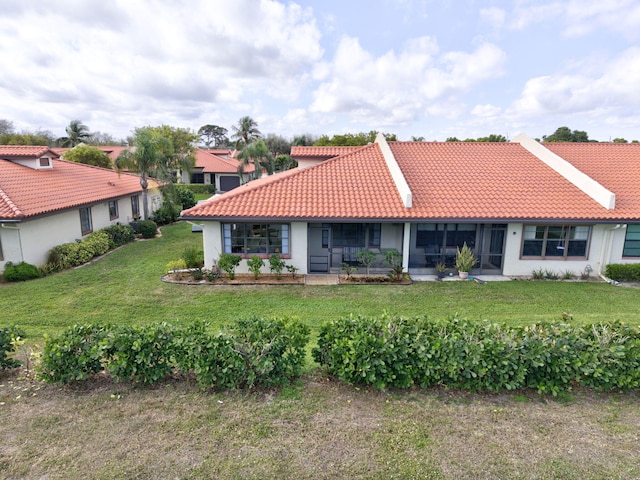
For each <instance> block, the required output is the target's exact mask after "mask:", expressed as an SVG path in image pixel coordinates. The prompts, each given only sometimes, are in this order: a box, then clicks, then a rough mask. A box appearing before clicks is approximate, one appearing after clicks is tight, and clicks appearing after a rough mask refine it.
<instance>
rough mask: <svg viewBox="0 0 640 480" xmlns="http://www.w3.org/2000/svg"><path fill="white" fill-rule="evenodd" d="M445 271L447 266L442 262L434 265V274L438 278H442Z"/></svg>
mask: <svg viewBox="0 0 640 480" xmlns="http://www.w3.org/2000/svg"><path fill="white" fill-rule="evenodd" d="M446 271H447V266H446V265H445V263H444V262H438V263H436V274H437V275H438V278H444V276H445V273H446Z"/></svg>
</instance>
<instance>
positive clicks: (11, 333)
mask: <svg viewBox="0 0 640 480" xmlns="http://www.w3.org/2000/svg"><path fill="white" fill-rule="evenodd" d="M24 336H25V334H24V332H23V331H22V330H21V329H19V328H18V327H15V326H13V327H0V370H5V369H8V368H16V367H19V366H20V365H21V363H20V362H19V361H18V360H16V359H14V358H11V357H9V355H8V354H10V353H13V352H14V351H15V345H14V344H13V343H12V341H13V339H14V338H18V337H22V338H24Z"/></svg>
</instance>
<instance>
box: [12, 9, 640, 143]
mask: <svg viewBox="0 0 640 480" xmlns="http://www.w3.org/2000/svg"><path fill="white" fill-rule="evenodd" d="M0 64H1V65H3V68H2V73H0V119H7V120H10V121H12V122H13V123H14V126H15V127H16V130H18V131H19V130H22V129H26V130H35V129H44V130H50V131H51V132H52V133H53V134H54V135H55V136H62V135H63V134H64V127H65V126H66V125H68V124H69V122H70V121H71V120H73V119H79V120H81V121H82V122H84V123H85V124H86V125H87V126H88V127H89V128H90V129H91V131H101V132H103V133H110V134H112V135H114V136H115V137H117V138H123V137H126V136H127V135H129V134H130V133H131V131H132V130H133V129H134V128H135V127H140V126H145V125H160V124H168V125H172V126H175V127H185V128H191V129H193V130H197V129H198V128H199V127H200V126H202V125H205V124H214V125H220V126H223V127H225V128H229V129H230V127H231V125H233V124H235V123H236V122H237V120H238V119H239V118H240V117H242V116H244V115H249V116H251V117H253V118H254V119H255V120H256V121H257V122H258V123H259V127H260V130H261V131H262V132H263V133H277V134H280V135H283V136H286V137H289V138H292V137H293V136H294V135H296V134H302V133H312V134H316V135H320V134H325V133H326V134H329V135H333V134H337V133H345V132H354V133H355V132H360V131H370V130H379V131H383V132H387V133H395V134H397V135H398V137H399V139H402V140H409V139H411V137H412V136H416V137H418V136H422V137H424V138H425V139H426V140H444V139H446V138H447V137H450V136H457V137H458V138H461V139H463V138H468V137H472V138H475V137H479V136H486V135H489V134H492V133H495V134H501V135H505V136H506V137H508V138H510V137H513V136H514V135H515V134H516V133H518V132H524V133H526V134H528V135H530V136H532V137H541V136H542V135H547V134H551V133H553V132H554V131H555V129H556V128H557V127H560V126H568V127H569V128H571V129H572V130H584V131H586V132H587V133H588V134H589V137H590V138H592V139H596V140H600V141H607V140H610V139H612V138H615V137H624V138H626V139H627V140H632V139H640V1H639V0H606V1H603V0H557V1H554V0H513V1H506V0H496V1H492V0H484V1H481V0H478V1H474V0H422V1H419V0H367V1H360V0H297V1H295V2H294V1H274V0H109V1H104V0H0Z"/></svg>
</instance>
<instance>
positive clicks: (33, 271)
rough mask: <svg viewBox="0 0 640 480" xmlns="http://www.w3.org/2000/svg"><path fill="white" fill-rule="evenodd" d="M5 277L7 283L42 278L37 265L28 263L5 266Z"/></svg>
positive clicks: (7, 264) (10, 263) (8, 263)
mask: <svg viewBox="0 0 640 480" xmlns="http://www.w3.org/2000/svg"><path fill="white" fill-rule="evenodd" d="M3 276H4V279H5V280H6V281H7V282H24V281H26V280H32V279H34V278H38V277H40V270H38V267H36V266H35V265H31V264H30V263H26V262H20V263H16V264H14V263H13V262H7V263H5V265H4V273H3Z"/></svg>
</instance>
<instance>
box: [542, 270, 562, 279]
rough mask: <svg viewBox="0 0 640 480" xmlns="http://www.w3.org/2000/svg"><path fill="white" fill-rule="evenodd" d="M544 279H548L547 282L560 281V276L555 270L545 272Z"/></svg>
mask: <svg viewBox="0 0 640 480" xmlns="http://www.w3.org/2000/svg"><path fill="white" fill-rule="evenodd" d="M544 278H546V279H547V280H558V278H560V277H559V276H558V273H557V272H554V271H553V270H545V271H544Z"/></svg>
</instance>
